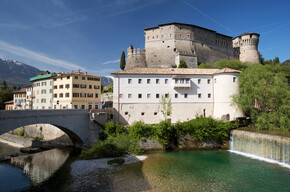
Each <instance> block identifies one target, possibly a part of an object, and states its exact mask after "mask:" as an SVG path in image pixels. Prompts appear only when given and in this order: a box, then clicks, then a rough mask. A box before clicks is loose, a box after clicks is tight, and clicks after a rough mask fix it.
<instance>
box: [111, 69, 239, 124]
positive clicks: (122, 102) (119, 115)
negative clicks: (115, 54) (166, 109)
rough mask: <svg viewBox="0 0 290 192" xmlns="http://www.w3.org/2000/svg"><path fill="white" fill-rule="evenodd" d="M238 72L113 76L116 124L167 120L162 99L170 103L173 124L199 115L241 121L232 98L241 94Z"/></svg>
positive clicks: (133, 72)
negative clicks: (168, 99)
mask: <svg viewBox="0 0 290 192" xmlns="http://www.w3.org/2000/svg"><path fill="white" fill-rule="evenodd" d="M239 72H240V71H237V70H233V69H229V68H225V69H182V68H134V69H129V70H125V71H120V72H115V73H112V75H114V91H113V106H114V108H115V112H116V114H114V120H115V121H117V122H120V123H122V124H131V123H133V122H134V121H140V120H142V121H144V122H145V123H158V122H160V121H162V120H164V116H163V114H162V112H161V104H160V100H161V97H162V95H164V96H165V97H167V98H170V99H171V103H172V114H171V116H170V117H169V118H171V121H172V122H173V123H175V122H178V121H187V120H190V119H193V118H195V117H196V115H204V116H212V117H214V118H216V119H228V120H233V119H235V118H237V117H241V116H243V113H242V111H241V110H240V109H238V108H237V107H236V106H233V105H232V98H231V96H232V95H234V94H237V93H238V77H239Z"/></svg>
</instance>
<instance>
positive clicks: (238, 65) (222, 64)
mask: <svg viewBox="0 0 290 192" xmlns="http://www.w3.org/2000/svg"><path fill="white" fill-rule="evenodd" d="M247 67H248V65H247V64H246V63H243V62H241V61H240V60H229V59H221V60H219V61H218V62H216V63H215V65H214V68H215V69H223V68H231V69H236V70H240V71H243V70H245V69H246V68H247Z"/></svg>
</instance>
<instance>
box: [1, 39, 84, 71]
mask: <svg viewBox="0 0 290 192" xmlns="http://www.w3.org/2000/svg"><path fill="white" fill-rule="evenodd" d="M0 50H3V51H6V52H8V53H11V54H14V55H18V56H22V57H25V58H29V59H32V60H35V61H38V62H42V63H46V64H48V65H52V66H56V67H61V68H65V69H68V70H78V69H81V70H83V71H86V68H84V67H81V66H79V65H77V64H74V63H71V62H67V61H64V60H60V59H55V58H51V57H48V56H45V55H43V54H40V53H37V52H35V51H31V50H29V49H26V48H23V47H19V46H15V45H12V44H9V43H6V42H4V41H1V40H0Z"/></svg>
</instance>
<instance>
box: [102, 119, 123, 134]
mask: <svg viewBox="0 0 290 192" xmlns="http://www.w3.org/2000/svg"><path fill="white" fill-rule="evenodd" d="M104 132H105V134H106V135H107V136H110V135H112V136H116V135H118V134H121V133H124V132H125V129H124V127H123V126H122V125H120V124H119V123H114V122H113V121H110V122H108V123H106V125H105V130H104Z"/></svg>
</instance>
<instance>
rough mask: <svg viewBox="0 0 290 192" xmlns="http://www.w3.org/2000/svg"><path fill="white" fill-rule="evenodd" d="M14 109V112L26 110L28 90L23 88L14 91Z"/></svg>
mask: <svg viewBox="0 0 290 192" xmlns="http://www.w3.org/2000/svg"><path fill="white" fill-rule="evenodd" d="M13 109H14V110H25V109H27V105H26V89H25V88H22V89H20V90H18V91H13Z"/></svg>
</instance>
